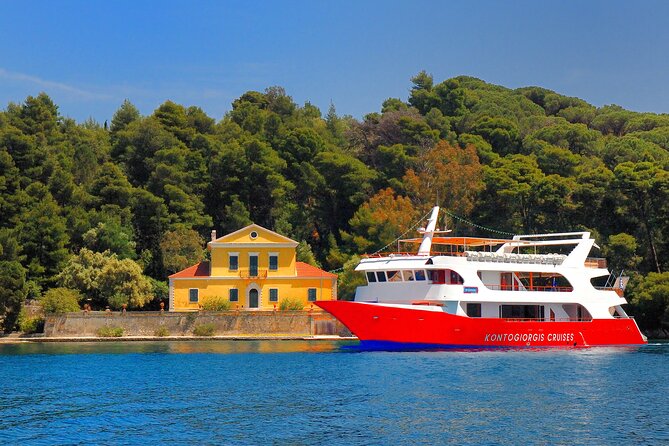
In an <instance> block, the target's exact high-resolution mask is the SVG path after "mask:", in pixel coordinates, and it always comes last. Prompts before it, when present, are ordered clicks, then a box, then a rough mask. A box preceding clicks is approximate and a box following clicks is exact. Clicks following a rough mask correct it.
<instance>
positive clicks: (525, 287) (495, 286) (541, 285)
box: [478, 271, 573, 293]
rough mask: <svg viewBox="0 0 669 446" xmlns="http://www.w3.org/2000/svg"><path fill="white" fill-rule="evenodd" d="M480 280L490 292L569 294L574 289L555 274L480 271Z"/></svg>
mask: <svg viewBox="0 0 669 446" xmlns="http://www.w3.org/2000/svg"><path fill="white" fill-rule="evenodd" d="M478 274H479V278H480V279H481V281H482V282H483V284H484V285H485V287H486V288H488V289H489V290H499V291H550V292H563V293H568V292H571V291H573V288H572V286H571V284H570V283H569V281H568V280H567V278H566V277H564V276H563V275H562V274H558V273H555V272H532V271H514V272H498V271H478Z"/></svg>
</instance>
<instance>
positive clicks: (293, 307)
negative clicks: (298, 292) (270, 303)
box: [279, 297, 304, 311]
mask: <svg viewBox="0 0 669 446" xmlns="http://www.w3.org/2000/svg"><path fill="white" fill-rule="evenodd" d="M302 309H304V303H303V302H302V301H301V300H299V299H294V298H292V297H287V298H285V299H282V300H281V302H280V303H279V310H281V311H300V310H302Z"/></svg>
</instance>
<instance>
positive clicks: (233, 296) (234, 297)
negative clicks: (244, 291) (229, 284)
mask: <svg viewBox="0 0 669 446" xmlns="http://www.w3.org/2000/svg"><path fill="white" fill-rule="evenodd" d="M229 296H230V302H238V301H239V290H238V289H237V288H231V289H230V293H229Z"/></svg>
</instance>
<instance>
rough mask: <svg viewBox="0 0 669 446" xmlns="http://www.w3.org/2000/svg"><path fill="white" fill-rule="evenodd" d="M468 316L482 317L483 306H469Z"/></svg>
mask: <svg viewBox="0 0 669 446" xmlns="http://www.w3.org/2000/svg"><path fill="white" fill-rule="evenodd" d="M467 316H469V317H481V304H467Z"/></svg>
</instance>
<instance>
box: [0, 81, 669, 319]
mask: <svg viewBox="0 0 669 446" xmlns="http://www.w3.org/2000/svg"><path fill="white" fill-rule="evenodd" d="M411 81H412V83H413V85H412V87H411V91H410V94H409V97H408V98H406V100H405V99H397V98H390V99H388V100H386V101H385V102H384V103H383V104H382V105H381V109H380V111H379V112H374V113H370V114H368V115H366V116H365V117H364V119H363V120H362V121H358V120H356V119H353V118H351V117H347V116H339V115H338V114H337V113H336V110H335V108H334V106H331V107H330V109H329V110H328V112H327V114H325V115H323V114H322V113H321V111H320V110H319V109H318V108H316V107H314V106H313V105H311V104H309V103H306V104H304V105H301V106H300V105H298V104H295V102H294V101H293V100H292V98H291V97H290V96H288V95H287V94H286V92H285V91H284V90H283V89H282V88H280V87H270V88H267V89H266V90H265V91H264V92H257V91H249V92H247V93H244V94H243V95H241V96H240V97H239V98H238V99H237V100H235V101H234V102H233V103H232V110H231V111H230V112H229V113H227V114H226V116H224V117H223V118H222V119H221V120H220V121H217V120H216V119H214V118H212V117H210V116H207V114H206V113H204V112H203V110H202V109H200V108H198V107H194V106H192V107H185V106H182V105H179V104H175V103H173V102H170V101H168V102H165V103H164V104H162V105H161V106H160V107H158V108H157V109H156V110H155V111H154V112H153V114H151V115H150V116H141V115H140V113H139V112H138V110H137V108H136V107H135V106H133V105H132V103H131V102H129V101H125V102H124V103H123V104H122V105H121V106H120V108H119V109H118V111H117V112H116V113H115V114H114V116H113V118H112V119H111V120H110V122H109V123H107V122H105V123H104V124H100V123H97V122H94V121H92V120H89V121H86V122H83V123H77V122H75V121H73V120H72V119H68V118H65V117H63V116H61V115H60V114H59V112H58V107H57V106H56V104H54V103H53V101H52V100H51V99H50V98H49V97H48V96H47V95H45V94H40V95H38V96H37V97H28V98H27V99H26V100H25V102H23V103H22V104H13V103H12V104H9V105H8V106H7V108H6V110H4V111H3V112H0V313H1V314H3V315H5V316H6V317H5V323H4V328H5V330H9V329H11V328H12V327H13V324H14V321H15V319H16V316H17V315H18V313H19V311H20V309H21V306H22V305H23V303H24V302H25V300H26V299H27V298H33V299H36V298H39V297H40V296H42V295H43V294H45V293H46V291H48V290H50V289H53V288H61V287H66V288H70V289H74V290H77V291H78V292H79V293H81V296H82V299H83V300H82V301H81V302H80V303H81V304H83V303H86V302H87V303H89V304H91V305H92V306H93V308H100V307H104V306H106V305H110V306H112V307H113V308H120V307H121V306H122V305H127V306H128V307H129V308H138V307H144V308H157V305H158V302H159V299H164V298H165V297H166V284H165V281H166V277H167V275H169V274H171V273H173V272H175V271H178V270H180V269H182V268H185V267H186V266H189V265H191V264H193V263H194V262H197V261H198V260H200V259H202V258H203V256H204V255H206V253H205V252H204V251H203V247H204V243H205V238H208V234H209V233H210V231H211V229H213V228H215V229H217V230H218V233H219V234H224V233H226V232H229V231H233V230H236V229H238V228H240V227H242V226H244V225H246V224H248V223H250V222H252V221H253V222H255V223H258V224H260V225H262V226H265V227H268V228H271V229H273V230H275V231H278V232H280V233H282V234H285V235H287V236H289V237H291V238H293V239H295V240H298V241H300V242H302V243H301V244H300V247H299V253H300V257H301V258H302V259H305V260H307V261H310V262H312V263H316V262H317V263H319V264H320V265H321V266H322V267H324V268H325V269H338V268H341V267H344V271H343V272H342V274H341V277H342V283H341V284H340V291H341V293H342V294H349V293H351V292H352V289H353V288H354V287H355V285H356V283H358V282H357V281H358V280H359V278H357V277H356V276H355V275H354V274H352V273H351V272H350V268H351V267H352V266H353V265H354V264H355V262H356V257H354V256H355V255H356V254H360V253H364V252H374V251H376V250H378V249H380V248H383V247H384V246H385V245H386V244H388V243H391V242H392V241H393V240H394V239H395V238H396V237H397V236H399V235H401V234H403V233H404V232H405V231H407V230H408V229H409V228H411V227H412V226H413V224H414V223H415V222H416V221H417V220H418V219H420V218H421V217H422V216H423V215H425V213H426V212H427V211H428V210H429V209H430V207H431V206H433V205H434V204H435V203H438V204H439V205H441V206H442V207H444V208H445V209H447V210H448V211H449V212H450V213H451V215H452V216H457V217H459V218H456V217H449V220H448V225H449V227H455V229H456V231H458V232H459V233H461V234H479V235H482V236H495V235H499V234H498V233H497V232H493V231H492V230H496V231H500V232H502V233H544V232H555V231H559V232H565V231H572V230H589V231H592V232H593V234H594V236H595V237H596V238H597V240H598V242H599V244H600V245H601V247H602V252H601V253H600V254H598V253H593V254H594V255H596V256H597V255H601V256H606V257H607V258H608V260H609V267H610V269H612V270H613V271H615V272H620V271H621V270H623V269H624V270H625V272H626V274H629V275H632V281H631V284H630V287H629V288H628V298H630V299H631V300H632V301H633V305H632V308H631V310H630V311H631V312H632V313H634V314H636V315H637V317H638V318H639V320H640V322H641V323H642V325H643V326H644V327H646V328H659V327H660V326H661V325H662V324H663V323H664V324H665V325H666V324H669V274H668V273H664V271H665V270H666V269H667V268H669V236H667V235H666V234H669V231H668V229H669V228H668V225H669V218H668V217H669V207H668V206H669V200H668V199H667V198H668V197H669V175H668V171H667V168H668V167H669V115H665V114H653V113H636V112H631V111H628V110H625V109H623V108H621V107H618V106H616V105H607V106H604V107H600V108H597V107H594V106H592V105H590V104H588V103H587V102H585V101H583V100H581V99H578V98H574V97H567V96H563V95H560V94H558V93H555V92H553V91H550V90H547V89H544V88H540V87H527V88H520V89H516V90H512V89H508V88H504V87H501V86H497V85H492V84H488V83H486V82H484V81H482V80H479V79H475V78H471V77H464V76H461V77H457V78H453V79H448V80H446V81H443V82H441V83H435V82H434V81H433V79H432V77H431V76H430V75H428V74H427V73H425V72H421V73H419V74H418V75H416V76H415V77H414V78H413V79H412V80H411ZM466 221H470V222H475V223H476V224H478V225H479V226H480V227H478V228H477V227H474V226H472V225H470V224H468V223H467V222H466ZM442 225H443V223H442ZM411 235H413V233H411ZM61 289H62V288H61Z"/></svg>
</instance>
